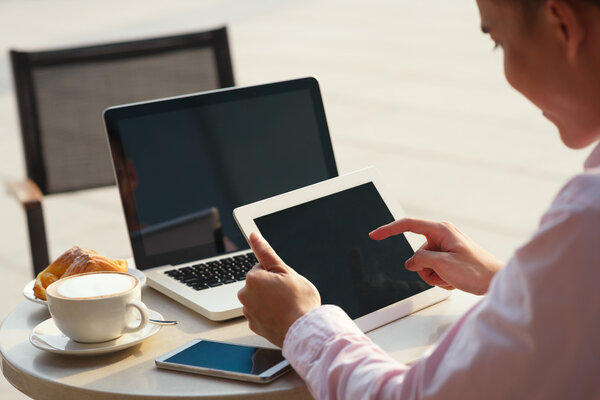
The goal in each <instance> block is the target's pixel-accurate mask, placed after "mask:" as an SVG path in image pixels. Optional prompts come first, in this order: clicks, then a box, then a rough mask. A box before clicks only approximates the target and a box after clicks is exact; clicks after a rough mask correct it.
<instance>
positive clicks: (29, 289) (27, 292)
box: [23, 268, 146, 306]
mask: <svg viewBox="0 0 600 400" xmlns="http://www.w3.org/2000/svg"><path fill="white" fill-rule="evenodd" d="M127 273H128V274H131V275H133V276H135V277H137V278H138V279H139V280H140V283H141V284H142V286H144V284H145V283H146V275H144V273H143V272H142V271H140V270H139V269H137V268H129V269H128V270H127ZM34 285H35V279H34V280H32V281H31V282H29V283H28V284H27V285H25V287H24V288H23V296H25V298H26V299H27V300H29V301H32V302H34V303H37V304H42V305H45V306H47V305H48V303H47V302H46V300H42V299H38V298H37V297H35V296H34V294H33V286H34Z"/></svg>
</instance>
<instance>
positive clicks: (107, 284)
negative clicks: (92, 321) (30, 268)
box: [54, 273, 137, 299]
mask: <svg viewBox="0 0 600 400" xmlns="http://www.w3.org/2000/svg"><path fill="white" fill-rule="evenodd" d="M136 283H137V280H136V278H135V277H133V276H131V275H126V274H111V273H99V274H85V275H75V276H73V277H70V278H67V279H66V280H65V281H64V282H60V281H58V282H57V287H56V289H55V290H54V292H55V293H56V294H57V295H58V296H61V297H67V298H72V299H86V298H92V297H106V296H112V295H116V294H119V293H123V292H126V291H128V290H130V289H132V288H133V287H135V285H136Z"/></svg>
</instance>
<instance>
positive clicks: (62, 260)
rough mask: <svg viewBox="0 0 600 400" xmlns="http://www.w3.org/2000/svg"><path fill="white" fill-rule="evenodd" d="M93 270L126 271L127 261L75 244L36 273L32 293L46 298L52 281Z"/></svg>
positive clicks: (39, 297)
mask: <svg viewBox="0 0 600 400" xmlns="http://www.w3.org/2000/svg"><path fill="white" fill-rule="evenodd" d="M95 271H121V272H127V261H125V260H111V259H110V258H107V257H104V256H101V255H100V254H98V253H96V252H95V251H94V250H91V249H87V248H85V247H80V246H75V247H73V248H71V249H69V250H67V251H65V252H64V253H63V254H62V255H61V256H60V257H58V258H57V259H56V260H54V262H53V263H52V264H50V265H48V267H47V268H46V269H44V270H43V271H42V272H40V273H39V274H38V276H37V277H36V279H35V284H34V285H33V294H34V296H35V297H36V298H38V299H42V300H46V288H47V287H48V286H49V285H50V284H51V283H52V282H55V281H57V280H59V279H60V278H64V277H67V276H70V275H76V274H82V273H84V272H95Z"/></svg>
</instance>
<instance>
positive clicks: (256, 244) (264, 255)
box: [249, 232, 286, 272]
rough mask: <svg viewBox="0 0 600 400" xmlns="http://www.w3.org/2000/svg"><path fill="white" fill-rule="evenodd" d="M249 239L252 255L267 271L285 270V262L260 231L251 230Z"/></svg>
mask: <svg viewBox="0 0 600 400" xmlns="http://www.w3.org/2000/svg"><path fill="white" fill-rule="evenodd" d="M249 239H250V240H249V242H250V247H251V248H252V251H253V252H254V255H256V258H257V259H258V262H259V263H260V264H261V265H262V266H263V267H264V268H265V269H266V270H267V271H273V272H277V271H285V269H286V265H285V263H284V262H283V260H282V259H281V258H279V256H278V255H277V253H275V250H273V248H272V247H271V245H270V244H269V242H267V241H266V240H265V238H264V237H262V235H261V234H260V233H258V232H252V233H251V234H250V238H249Z"/></svg>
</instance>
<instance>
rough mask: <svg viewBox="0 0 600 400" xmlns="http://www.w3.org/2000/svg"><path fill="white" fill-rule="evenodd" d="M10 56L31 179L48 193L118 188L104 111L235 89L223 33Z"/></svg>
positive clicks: (215, 31)
mask: <svg viewBox="0 0 600 400" xmlns="http://www.w3.org/2000/svg"><path fill="white" fill-rule="evenodd" d="M10 54H11V59H12V65H13V74H14V80H15V88H16V93H17V101H18V106H19V116H20V120H21V132H22V137H23V147H24V150H25V162H26V166H27V175H28V177H29V178H31V179H32V180H33V181H34V182H35V183H37V184H38V186H39V187H40V189H41V190H42V192H43V193H44V194H50V193H59V192H66V191H73V190H79V189H86V188H93V187H100V186H107V185H113V184H115V178H114V175H113V169H112V163H111V158H110V152H109V148H108V142H107V139H106V134H105V131H104V125H103V122H102V121H103V120H102V112H103V111H104V109H105V108H107V107H109V106H113V105H117V104H124V103H131V102H136V101H142V100H150V99H155V98H161V97H169V96H175V95H180V94H186V93H193V92H198V91H204V90H210V89H216V88H221V87H228V86H233V85H234V79H233V70H232V66H231V58H230V54H229V44H228V40H227V31H226V28H225V27H223V28H220V29H216V30H211V31H206V32H200V33H192V34H186V35H178V36H170V37H162V38H155V39H146V40H138V41H130V42H120V43H112V44H104V45H98V46H90V47H79V48H71V49H61V50H51V51H38V52H22V51H16V50H11V52H10Z"/></svg>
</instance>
